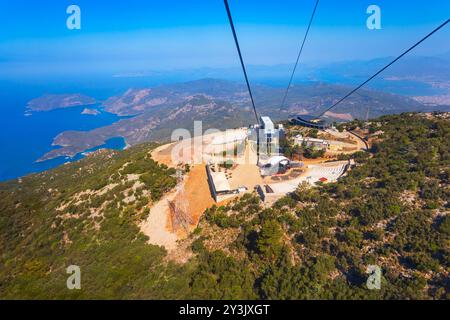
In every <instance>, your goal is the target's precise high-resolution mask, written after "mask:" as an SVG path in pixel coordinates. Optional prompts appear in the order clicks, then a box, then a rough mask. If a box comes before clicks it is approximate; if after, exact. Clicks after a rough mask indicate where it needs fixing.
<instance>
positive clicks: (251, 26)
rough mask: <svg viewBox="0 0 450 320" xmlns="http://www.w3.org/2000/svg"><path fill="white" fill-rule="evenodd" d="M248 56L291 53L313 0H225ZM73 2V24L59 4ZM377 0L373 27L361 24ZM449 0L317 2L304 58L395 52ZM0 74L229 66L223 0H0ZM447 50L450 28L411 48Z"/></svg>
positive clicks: (267, 58)
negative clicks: (76, 11)
mask: <svg viewBox="0 0 450 320" xmlns="http://www.w3.org/2000/svg"><path fill="white" fill-rule="evenodd" d="M229 3H230V7H231V10H232V13H233V16H234V20H235V23H236V28H237V32H238V36H239V38H240V42H241V44H242V50H243V54H244V58H245V60H246V63H247V64H261V65H276V64H283V63H291V62H293V61H294V60H295V58H296V55H297V50H298V47H299V44H300V41H301V39H302V37H303V34H304V31H305V29H306V25H307V23H308V20H309V17H310V14H311V11H312V8H313V6H314V3H315V0H297V1H294V0H277V1H275V0H272V1H268V0H258V1H257V0H229ZM70 4H76V5H79V6H80V8H81V21H82V29H81V30H68V29H67V28H66V18H67V16H68V15H67V14H66V8H67V6H68V5H70ZM370 4H376V5H379V6H380V8H381V10H382V11H381V12H382V30H368V29H367V28H366V19H367V17H368V15H367V14H366V8H367V7H368V6H369V5H370ZM449 16H450V1H443V0H428V1H423V0H416V1H412V0H370V1H366V0H340V1H338V0H321V2H320V4H319V7H318V9H317V13H316V18H315V21H314V23H313V26H312V29H311V33H310V37H309V39H308V42H307V44H306V47H305V50H304V61H305V62H306V63H327V62H333V61H341V60H354V59H371V58H377V57H384V56H390V55H396V54H399V53H400V52H402V51H403V50H404V49H405V48H407V47H408V46H409V45H410V44H412V43H413V42H414V41H416V40H418V39H420V38H421V37H422V36H424V35H425V34H427V33H428V32H429V31H430V30H431V29H433V28H434V27H436V26H437V25H439V24H440V23H442V22H443V21H445V20H446V19H448V18H449ZM0 18H1V23H2V28H1V29H0V76H1V75H11V74H14V75H25V74H29V73H34V74H52V73H54V74H57V73H74V74H76V73H90V72H93V73H95V72H99V73H111V74H116V73H124V72H138V71H146V70H159V69H179V68H201V67H213V68H214V67H235V66H238V63H239V62H238V60H237V54H236V49H235V47H234V44H233V39H232V35H231V32H230V29H229V26H228V20H227V16H226V13H225V9H224V5H223V1H222V0H191V1H181V0H177V1H175V0H164V1H163V0H158V1H156V0H147V1H138V0H126V1H112V0H110V1H106V0H96V1H94V0H71V1H66V0H58V1H54V0H40V1H29V0H15V1H9V0H0ZM449 51H450V26H448V25H447V27H446V28H445V29H443V30H441V32H439V33H438V34H436V35H435V36H433V38H431V39H430V40H429V41H428V42H426V43H425V44H424V45H423V46H421V47H420V48H418V50H417V51H415V52H414V54H415V55H439V54H443V53H446V52H449Z"/></svg>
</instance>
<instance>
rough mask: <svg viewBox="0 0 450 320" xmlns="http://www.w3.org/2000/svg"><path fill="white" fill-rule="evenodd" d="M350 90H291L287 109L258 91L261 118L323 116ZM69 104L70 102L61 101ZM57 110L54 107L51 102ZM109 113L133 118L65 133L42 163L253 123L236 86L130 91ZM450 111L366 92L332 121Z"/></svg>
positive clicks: (323, 86) (278, 91) (195, 84)
mask: <svg viewBox="0 0 450 320" xmlns="http://www.w3.org/2000/svg"><path fill="white" fill-rule="evenodd" d="M350 88H351V87H347V86H341V85H334V84H327V83H323V82H309V83H302V84H296V85H294V86H293V87H292V89H291V91H290V94H289V96H288V99H287V100H286V104H285V106H283V107H281V106H280V103H281V100H282V96H283V94H284V88H280V87H272V86H267V85H254V86H253V90H254V96H255V101H256V104H257V108H258V112H259V113H260V114H262V115H269V116H271V117H272V118H273V119H274V120H283V119H287V118H289V117H290V116H292V115H296V114H319V113H320V112H321V111H322V110H324V109H325V108H326V107H328V106H330V105H332V104H333V103H334V102H336V101H337V100H338V99H339V98H341V97H342V96H343V95H345V94H346V93H347V92H348V91H349V90H350ZM63 97H64V99H67V96H63ZM52 103H53V104H54V101H53V100H52ZM103 106H104V108H105V110H106V111H109V112H112V113H115V114H118V115H122V116H130V117H129V118H126V119H122V120H120V121H118V122H116V123H114V124H112V125H109V126H106V127H101V128H97V129H94V130H91V131H86V132H85V131H66V132H62V133H61V134H59V135H58V136H57V137H56V138H55V139H54V142H53V145H56V146H61V148H58V149H55V150H52V151H50V152H49V153H47V154H46V155H44V156H43V157H42V158H41V159H40V161H44V160H48V159H52V158H56V157H59V156H74V155H76V154H77V153H79V152H83V151H84V150H87V149H90V148H94V147H97V146H100V145H103V144H104V143H105V141H107V140H108V139H110V138H114V137H123V138H125V140H126V142H127V144H129V145H135V144H138V143H141V142H144V141H168V140H170V136H171V133H172V131H173V130H174V129H176V128H185V129H188V130H191V129H192V128H193V122H194V121H200V120H201V121H203V129H204V130H206V129H209V128H216V129H226V128H234V127H240V126H247V125H249V124H253V123H255V119H254V114H253V112H252V109H251V104H250V99H249V96H248V93H247V90H246V87H245V86H244V85H243V84H241V83H238V82H233V81H226V80H218V79H202V80H197V81H190V82H185V83H178V84H171V85H162V86H157V87H154V88H140V89H129V90H127V91H126V92H124V93H123V94H122V95H119V96H114V97H110V98H108V99H106V101H104V102H103ZM433 109H440V110H449V107H446V106H443V107H439V108H436V107H426V106H425V105H423V104H422V103H420V102H418V101H416V100H413V99H411V98H409V97H405V96H400V95H394V94H389V93H385V92H379V91H373V90H367V89H363V90H361V91H359V92H358V93H357V94H355V95H353V96H352V97H351V98H349V99H348V100H346V101H345V102H344V103H342V104H341V105H339V106H338V107H337V108H336V109H333V110H332V113H328V114H326V116H327V117H328V118H329V120H331V121H332V120H349V119H352V118H359V119H365V118H367V117H378V116H380V115H384V114H393V113H401V112H405V111H430V110H433Z"/></svg>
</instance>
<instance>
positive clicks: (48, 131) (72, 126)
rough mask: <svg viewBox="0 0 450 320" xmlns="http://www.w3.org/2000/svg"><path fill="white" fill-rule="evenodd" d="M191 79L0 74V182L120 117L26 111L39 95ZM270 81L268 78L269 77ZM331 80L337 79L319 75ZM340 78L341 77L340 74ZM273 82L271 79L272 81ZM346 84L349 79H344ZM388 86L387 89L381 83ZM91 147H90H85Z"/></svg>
mask: <svg viewBox="0 0 450 320" xmlns="http://www.w3.org/2000/svg"><path fill="white" fill-rule="evenodd" d="M188 80H193V79H189V78H188V76H187V75H186V76H177V75H175V76H173V75H172V76H169V75H167V74H165V75H164V74H161V75H160V76H152V77H142V78H139V77H138V78H126V77H124V78H120V77H117V78H114V77H111V75H109V76H105V75H100V76H84V77H83V76H78V77H75V78H73V77H69V76H67V77H65V78H61V77H58V78H42V77H40V78H20V79H8V80H1V79H0V148H1V156H0V181H5V180H9V179H14V178H17V177H20V176H23V175H27V174H30V173H34V172H41V171H44V170H47V169H50V168H54V167H56V166H59V165H61V164H63V163H65V162H68V161H76V160H79V159H81V158H82V157H83V155H82V154H78V155H76V156H75V157H73V158H66V157H60V158H57V159H52V160H48V161H44V162H39V163H37V162H36V160H37V159H39V158H40V157H42V156H43V155H44V154H45V153H47V152H49V151H51V150H53V149H54V148H58V147H54V146H52V142H53V138H54V137H55V136H57V135H58V134H59V133H61V132H63V131H66V130H82V131H87V130H92V129H95V128H99V127H103V126H107V125H110V124H112V123H114V122H116V121H118V120H120V119H121V118H120V117H118V116H117V115H114V114H111V113H108V112H106V111H104V110H103V109H102V107H101V105H100V104H99V105H96V106H89V108H93V107H94V108H97V110H99V111H100V114H99V115H96V116H93V115H82V114H81V112H82V110H83V109H84V107H83V106H80V107H73V108H65V109H59V110H53V111H50V112H33V113H32V115H31V116H26V115H25V111H26V105H27V103H28V102H29V101H30V100H32V99H34V98H37V97H40V96H42V95H43V94H61V93H82V94H86V95H88V96H91V97H93V98H96V99H97V100H104V99H106V98H108V97H111V96H113V95H120V94H122V93H123V92H124V91H126V90H127V89H129V88H140V87H141V88H142V87H152V86H156V85H161V84H164V83H174V82H182V81H188ZM272 80H273V79H272ZM272 80H271V79H266V80H263V79H261V80H260V83H263V84H269V85H275V86H276V85H277V83H272V82H273V81H272ZM323 80H325V81H329V82H331V83H333V82H338V81H337V79H323ZM340 80H341V81H342V79H340ZM271 81H272V82H271ZM348 84H349V85H350V83H348ZM386 87H388V88H386ZM372 88H374V89H384V90H385V91H388V92H393V93H398V94H404V95H409V94H412V93H414V94H416V95H427V94H438V92H437V90H435V89H433V88H431V87H430V86H427V85H423V84H420V83H414V82H411V83H405V82H395V81H394V82H390V83H389V85H388V86H386V82H380V81H374V83H373V86H372ZM124 147H125V141H124V139H123V138H120V137H117V138H113V139H110V140H108V141H107V142H106V144H105V145H103V146H99V147H97V148H95V149H98V148H110V149H123V148H124ZM85 151H92V150H85Z"/></svg>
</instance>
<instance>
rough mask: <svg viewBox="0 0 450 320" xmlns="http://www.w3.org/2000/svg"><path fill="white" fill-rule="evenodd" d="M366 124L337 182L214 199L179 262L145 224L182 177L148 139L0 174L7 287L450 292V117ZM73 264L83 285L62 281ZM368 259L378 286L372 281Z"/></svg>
mask: <svg viewBox="0 0 450 320" xmlns="http://www.w3.org/2000/svg"><path fill="white" fill-rule="evenodd" d="M372 126H374V127H376V128H379V129H380V130H382V131H383V132H384V134H383V140H382V141H378V142H376V144H375V146H374V148H373V151H372V152H373V155H372V157H368V156H367V154H363V153H361V154H356V155H354V159H355V161H356V162H357V166H356V167H355V168H353V169H352V170H351V171H349V173H348V175H347V176H345V177H344V178H343V179H340V180H339V181H338V182H337V183H333V184H325V185H321V186H319V187H317V188H310V187H308V186H307V185H301V186H299V188H298V190H297V191H296V192H294V193H293V194H291V195H289V196H286V197H284V198H282V199H280V200H279V201H277V202H276V203H275V204H274V205H273V206H272V207H271V208H264V207H263V206H262V204H261V202H260V200H259V198H258V197H257V196H256V195H255V194H246V195H244V196H243V197H241V198H240V199H239V200H236V201H234V202H231V203H229V204H228V205H226V206H220V207H217V206H214V207H212V208H210V209H208V210H206V212H205V214H204V215H203V217H202V220H201V222H200V224H199V226H198V227H197V228H196V229H195V231H194V232H193V233H192V234H191V236H190V239H189V240H190V241H192V245H191V248H192V250H193V252H194V257H193V258H191V259H190V260H189V261H188V262H187V263H185V264H181V265H180V264H176V263H174V262H168V261H167V260H166V259H164V258H165V255H166V253H165V250H163V249H162V248H159V247H156V246H152V245H149V244H147V243H146V241H147V239H146V237H145V236H144V235H143V234H141V233H140V232H139V228H138V226H137V225H138V223H139V222H140V221H142V220H143V219H145V217H146V216H147V215H148V214H149V211H148V208H149V205H150V204H151V203H152V202H153V201H156V200H157V199H159V198H160V197H161V195H162V194H164V193H165V192H167V191H168V190H170V189H171V188H172V187H173V186H174V185H175V183H176V182H175V181H176V179H175V177H174V173H175V172H174V170H172V169H169V168H167V167H165V166H162V165H158V164H157V163H156V162H154V161H153V160H152V159H151V158H150V156H149V151H150V150H151V149H152V148H153V147H154V145H151V144H144V145H140V146H136V147H133V148H130V149H129V150H126V151H123V152H112V151H108V152H104V151H103V152H97V153H96V154H95V155H93V156H90V157H88V158H86V159H83V160H81V161H79V162H77V163H73V164H68V165H65V166H62V167H60V168H57V169H55V170H52V171H48V172H45V173H42V174H36V175H31V176H28V177H25V178H23V179H22V180H21V181H11V182H7V183H2V184H0V297H2V298H33V299H36V298H38V299H45V298H50V299H56V298H63V299H81V298H106V299H111V298H122V299H132V298H151V299H158V298H166V299H182V298H189V299H192V298H194V299H195V298H198V299H449V298H450V292H449V291H450V287H449V285H450V283H449V280H448V279H449V276H448V273H449V267H450V265H449V263H450V260H449V257H450V255H449V242H450V219H449V216H448V208H449V203H448V199H449V198H450V197H449V196H450V190H449V174H450V170H449V166H450V126H449V122H448V120H444V119H439V118H436V117H435V118H427V117H425V116H423V115H420V114H418V115H417V114H402V115H398V116H386V117H382V118H380V119H378V120H375V121H372ZM213 231H214V232H213ZM71 264H75V265H79V266H80V267H81V270H82V283H81V286H82V289H81V290H72V291H71V290H68V289H67V288H66V279H67V276H68V275H67V274H66V271H65V270H66V267H67V266H68V265H71ZM369 265H378V266H380V267H381V269H382V275H383V276H382V282H381V290H368V289H367V288H366V284H365V282H366V279H367V276H368V275H367V274H366V270H367V267H368V266H369Z"/></svg>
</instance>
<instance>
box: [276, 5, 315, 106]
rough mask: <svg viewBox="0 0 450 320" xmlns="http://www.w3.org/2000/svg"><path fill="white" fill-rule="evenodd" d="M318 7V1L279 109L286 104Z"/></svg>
mask: <svg viewBox="0 0 450 320" xmlns="http://www.w3.org/2000/svg"><path fill="white" fill-rule="evenodd" d="M318 5H319V0H317V1H316V5H315V6H314V10H313V13H312V15H311V19H310V20H309V24H308V28H307V29H306V32H305V36H304V37H303V42H302V45H301V47H300V51H299V53H298V56H297V61H296V62H295V65H294V69H293V70H292V74H291V78H290V79H289V84H288V86H287V88H286V92H285V93H284V97H283V100H282V102H281V106H280V109H281V108H283V106H284V104H285V102H286V98H287V96H288V93H289V89H290V88H291V84H292V80H293V79H294V75H295V71H296V70H297V65H298V62H299V61H300V57H301V55H302V52H303V47H304V46H305V43H306V39H307V38H308V33H309V29H310V28H311V24H312V22H313V20H314V15H315V14H316V10H317V6H318Z"/></svg>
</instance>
